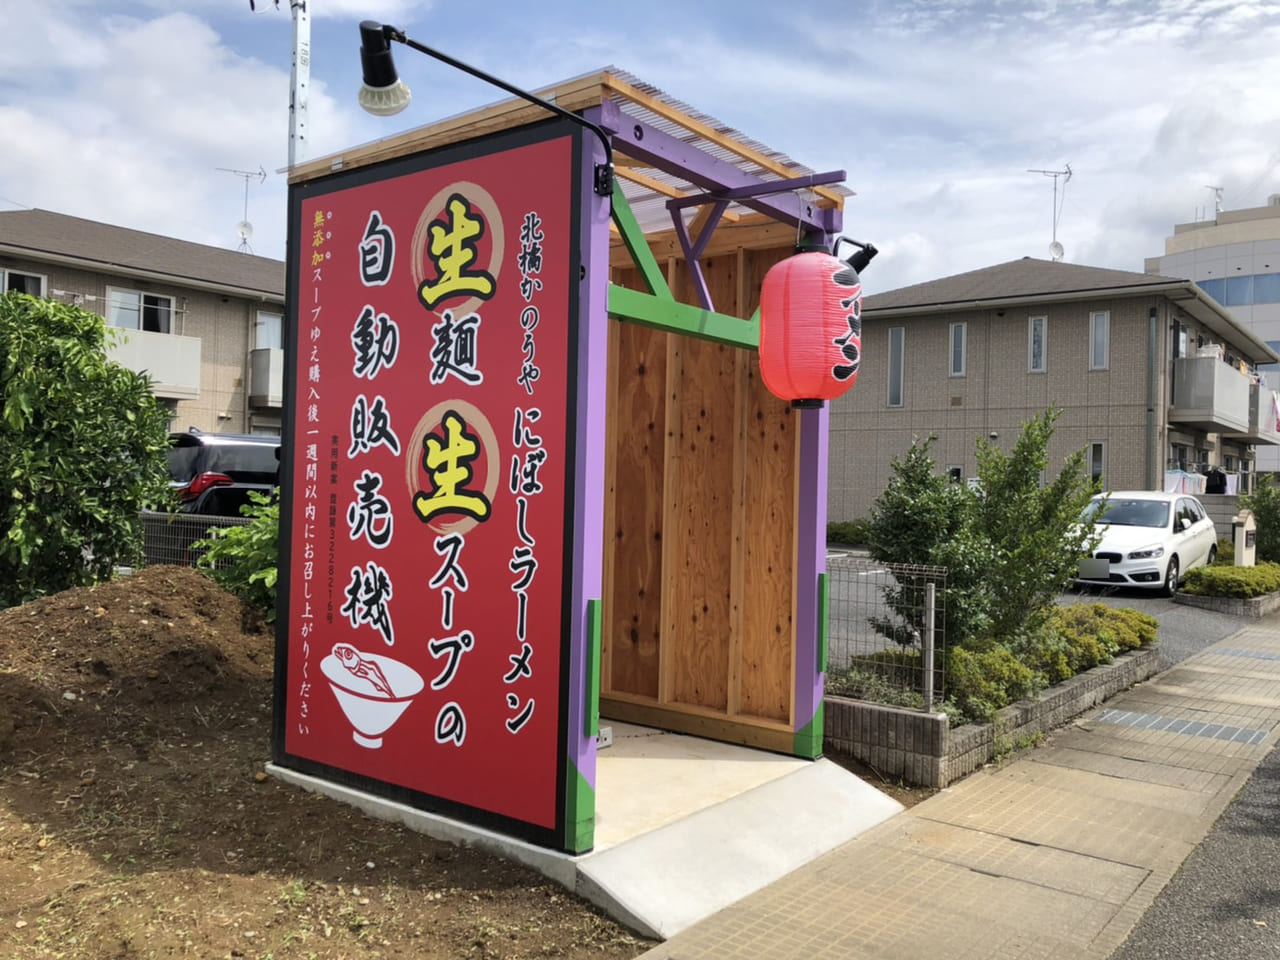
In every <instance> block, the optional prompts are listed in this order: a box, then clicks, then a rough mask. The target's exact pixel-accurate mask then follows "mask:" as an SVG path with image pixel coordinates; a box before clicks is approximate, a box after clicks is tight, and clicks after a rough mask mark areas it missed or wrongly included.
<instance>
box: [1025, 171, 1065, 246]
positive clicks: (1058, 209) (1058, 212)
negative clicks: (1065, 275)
mask: <svg viewBox="0 0 1280 960" xmlns="http://www.w3.org/2000/svg"><path fill="white" fill-rule="evenodd" d="M1063 166H1064V167H1066V169H1065V170H1028V171H1027V173H1042V174H1044V175H1045V176H1046V177H1053V239H1052V240H1051V241H1050V243H1049V255H1050V256H1051V257H1053V259H1054V260H1061V259H1062V255H1063V253H1064V252H1065V251H1064V250H1063V249H1062V244H1060V243H1059V242H1058V220H1059V219H1060V218H1061V217H1062V204H1063V203H1066V200H1067V183H1068V182H1070V180H1071V164H1069V163H1064V164H1063ZM1059 177H1062V200H1061V202H1059V200H1058V178H1059Z"/></svg>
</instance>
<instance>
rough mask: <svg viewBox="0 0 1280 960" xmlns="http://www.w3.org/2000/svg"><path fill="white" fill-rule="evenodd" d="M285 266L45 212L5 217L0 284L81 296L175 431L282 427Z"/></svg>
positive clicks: (0, 218)
mask: <svg viewBox="0 0 1280 960" xmlns="http://www.w3.org/2000/svg"><path fill="white" fill-rule="evenodd" d="M284 271H285V268H284V263H283V262H282V261H279V260H271V259H269V258H266V257H257V256H253V255H252V254H249V253H239V252H236V251H234V250H224V249H221V248H219V247H210V246H205V245H203V244H199V243H188V242H186V241H184V240H175V239H172V238H170V237H163V236H159V235H157V234H152V233H144V232H142V231H139V230H128V229H125V228H123V227H116V226H111V225H110V224H105V223H99V222H97V221H93V220H84V219H82V218H80V217H70V216H66V215H65V214H60V213H52V212H50V211H47V210H11V211H3V212H0V290H18V291H22V292H24V293H31V294H34V295H36V296H43V297H51V298H53V299H55V300H59V301H61V302H63V303H75V304H78V305H80V306H82V307H84V308H85V309H86V310H89V311H91V312H93V313H96V314H99V315H100V316H102V317H104V318H105V319H106V320H107V322H108V323H109V324H111V325H112V326H115V327H117V328H120V329H121V331H122V332H123V334H124V336H123V338H122V341H121V342H120V343H119V344H118V345H117V346H115V347H114V348H113V350H112V357H113V359H115V360H117V361H118V362H120V363H122V364H124V365H125V366H127V367H129V368H130V369H133V370H137V371H139V372H145V373H147V374H148V375H149V376H150V377H151V379H152V382H153V386H152V389H153V390H154V392H155V394H156V396H157V397H159V398H160V399H161V400H162V401H163V402H164V404H165V406H166V407H167V408H168V409H169V411H170V414H171V418H172V419H171V421H170V425H171V427H172V429H174V430H186V429H188V428H190V427H196V428H198V429H200V430H202V431H205V432H217V433H275V434H278V433H279V432H280V416H281V406H282V402H283V396H284V353H283V350H282V349H281V347H282V323H283V314H284Z"/></svg>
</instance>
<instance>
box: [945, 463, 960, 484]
mask: <svg viewBox="0 0 1280 960" xmlns="http://www.w3.org/2000/svg"><path fill="white" fill-rule="evenodd" d="M963 480H964V467H958V466H955V465H954V464H953V465H951V466H949V467H947V482H948V483H960V482H962V481H963Z"/></svg>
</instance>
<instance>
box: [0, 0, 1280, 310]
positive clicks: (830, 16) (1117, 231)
mask: <svg viewBox="0 0 1280 960" xmlns="http://www.w3.org/2000/svg"><path fill="white" fill-rule="evenodd" d="M233 7H234V8H235V9H234V13H233V12H232V8H233ZM282 7H284V10H283V11H281V13H287V9H288V5H287V3H286V2H285V0H282ZM578 7H580V5H576V4H574V3H571V2H568V0H560V2H558V3H555V2H553V3H552V4H549V5H546V6H544V7H542V8H538V9H537V10H536V11H534V10H533V9H532V8H528V7H527V6H516V5H515V4H512V3H510V2H509V0H508V2H503V0H499V2H497V3H495V4H494V5H493V6H492V7H491V8H486V10H487V15H486V19H485V22H484V27H485V29H484V30H482V31H478V32H477V31H475V30H474V29H473V28H474V26H475V23H474V16H473V12H468V11H465V10H461V9H457V8H454V7H452V6H448V5H440V4H432V5H431V6H430V7H426V6H425V5H423V4H420V3H410V2H408V0H315V7H314V8H312V12H313V14H314V15H315V18H316V19H315V20H314V21H313V30H314V32H313V37H312V43H313V56H312V80H313V83H312V89H311V97H310V101H309V102H310V133H311V143H310V145H309V152H308V155H309V156H312V157H315V156H320V155H323V154H326V153H329V152H334V151H338V150H341V149H343V148H345V147H348V146H351V145H354V144H356V143H360V142H365V141H368V140H370V139H373V138H374V137H377V136H385V135H388V134H390V133H393V132H396V131H399V130H403V129H406V128H407V127H409V126H412V125H414V124H417V123H426V122H431V121H433V120H434V119H437V118H440V117H444V116H449V115H453V114H456V113H458V112H459V111H465V110H469V109H471V108H473V107H476V106H479V105H480V104H483V103H486V102H490V101H492V100H494V99H497V98H498V97H500V96H501V94H499V93H498V92H497V91H495V90H493V89H492V88H489V87H486V86H484V85H483V84H481V83H479V81H474V80H471V79H470V78H465V77H460V76H459V75H458V72H457V71H450V70H449V69H448V68H446V67H443V66H442V65H439V64H434V63H428V62H426V61H425V60H423V61H421V62H416V61H411V60H409V59H404V60H402V62H401V69H402V71H403V72H404V74H405V76H406V79H407V80H408V81H409V82H410V84H411V85H413V86H414V87H415V94H416V95H417V97H416V100H415V104H414V106H413V107H412V108H411V109H410V111H409V112H407V113H406V114H403V115H401V116H400V117H397V118H395V119H394V120H391V121H385V120H383V121H374V120H371V119H367V118H364V117H363V116H362V115H360V114H359V113H358V112H357V111H356V109H355V107H354V103H353V99H352V94H353V91H354V89H355V87H356V85H357V84H358V82H359V80H358V62H357V58H356V56H355V47H356V46H357V44H358V38H357V37H356V35H355V32H354V21H355V20H356V19H361V18H365V17H368V18H372V19H379V20H382V21H384V22H392V23H399V24H400V25H402V26H404V27H405V28H406V29H407V30H409V32H410V33H411V34H412V35H417V36H419V39H424V40H428V41H432V42H434V41H436V40H437V39H438V40H439V42H440V44H441V46H442V47H443V48H444V49H446V50H448V51H449V52H450V53H453V54H455V55H457V56H460V57H461V58H462V59H464V60H467V61H468V62H472V63H475V64H477V65H478V66H481V67H483V68H487V69H491V70H493V71H494V72H496V73H498V74H499V75H500V76H502V77H503V78H504V79H507V80H510V81H512V82H515V83H521V84H525V85H527V86H529V87H536V86H542V85H546V84H550V83H553V82H555V81H557V80H559V79H562V78H564V77H568V76H572V75H576V74H580V73H583V72H585V71H587V70H590V69H595V68H598V67H601V66H603V65H605V64H607V63H610V62H616V63H618V65H619V66H621V67H623V68H625V69H628V70H632V71H634V72H635V73H636V74H638V75H639V76H640V77H642V78H643V79H644V80H646V81H649V82H651V83H653V84H655V85H656V86H658V87H660V88H662V89H664V90H666V91H667V92H668V93H670V94H671V95H673V96H675V97H677V98H680V99H683V100H685V101H687V102H688V103H690V104H691V105H692V106H694V107H695V108H697V109H699V110H703V111H705V112H707V113H710V114H712V115H714V116H717V117H718V118H719V119H721V120H723V121H724V122H726V123H728V124H730V125H732V126H735V127H737V128H739V129H740V130H742V131H743V132H744V133H745V134H747V135H748V136H750V137H753V138H756V139H759V140H760V141H762V142H764V143H765V144H768V145H769V146H771V147H775V148H777V149H780V150H782V151H784V152H786V153H788V154H790V155H792V156H793V157H795V158H796V159H797V160H800V161H802V162H804V163H806V164H808V165H810V166H812V167H814V168H816V169H818V170H830V169H845V170H847V171H848V175H849V179H848V186H849V187H850V188H851V189H853V190H855V191H856V192H857V193H858V196H857V197H856V198H854V199H852V200H851V201H850V202H849V204H848V207H847V211H846V217H845V222H846V233H848V234H849V235H851V236H855V237H857V238H858V239H862V240H870V241H872V242H874V243H876V244H877V246H879V247H880V248H881V250H882V251H883V252H882V253H881V255H880V257H879V258H878V259H877V260H876V261H875V263H874V265H873V266H872V268H871V269H870V271H869V273H868V278H867V279H868V284H869V288H874V289H887V288H888V287H890V286H897V285H900V284H905V283H912V282H917V281H921V280H927V279H932V278H933V277H936V276H940V275H942V274H943V273H948V272H958V271H961V270H968V269H973V268H976V267H981V266H986V265H989V264H991V263H995V262H999V261H1001V260H1008V259H1012V258H1014V257H1019V256H1023V255H1032V256H1044V255H1045V253H1046V251H1047V247H1048V243H1049V240H1050V236H1051V232H1052V229H1053V223H1052V218H1051V217H1052V214H1051V206H1052V184H1051V182H1050V181H1049V179H1047V178H1044V177H1041V176H1038V175H1033V174H1029V173H1027V172H1026V171H1027V170H1028V169H1062V168H1063V165H1064V164H1066V163H1070V164H1071V167H1072V170H1073V171H1074V176H1073V178H1072V179H1071V181H1070V183H1069V184H1068V185H1067V187H1066V192H1065V201H1064V202H1063V205H1062V214H1061V219H1060V221H1059V223H1058V238H1059V240H1061V241H1062V242H1063V243H1064V245H1065V246H1066V247H1067V256H1068V259H1071V260H1075V261H1077V262H1092V263H1096V264H1098V265H1101V266H1113V267H1118V268H1122V269H1133V270H1141V269H1142V261H1143V259H1144V258H1145V257H1147V256H1153V255H1156V254H1158V253H1160V252H1161V251H1162V249H1163V247H1162V242H1163V237H1164V236H1165V235H1166V234H1167V233H1169V232H1170V231H1171V228H1172V226H1173V224H1174V223H1175V222H1181V221H1185V220H1189V219H1191V218H1192V217H1193V216H1194V212H1195V210H1196V208H1197V207H1199V208H1202V209H1203V208H1204V207H1206V206H1207V205H1209V204H1210V203H1211V195H1210V194H1209V192H1208V191H1207V190H1206V189H1205V185H1206V184H1220V185H1222V186H1223V187H1224V191H1225V202H1226V204H1227V207H1228V209H1232V208H1238V207H1244V206H1252V205H1258V204H1261V203H1263V202H1264V201H1265V198H1266V196H1267V194H1269V193H1273V192H1278V191H1280V100H1278V99H1277V98H1276V97H1275V95H1274V93H1273V91H1274V90H1276V89H1277V88H1280V58H1277V57H1276V56H1275V53H1274V51H1275V50H1276V49H1278V48H1280V10H1277V9H1276V8H1275V7H1274V6H1272V5H1270V4H1263V3H1238V2H1228V0H1130V2H1126V3H1123V4H1117V3H1112V2H1106V0H1073V2H1070V3H1065V2H1053V0H1032V2H1026V0H950V2H945V3H944V2H939V0H914V2H902V0H867V2H865V3H860V4H858V6H857V11H856V14H855V13H853V12H850V11H845V10H842V9H839V8H832V7H831V6H830V5H829V4H826V3H823V4H818V3H817V2H816V0H795V2H793V3H791V4H788V5H786V6H785V7H781V8H780V7H778V6H777V5H771V4H764V3H753V2H751V0H740V2H734V3H733V4H729V3H728V2H720V0H716V2H711V3H708V4H705V5H703V4H699V5H696V6H693V5H688V4H682V3H677V2H675V0H650V2H649V3H647V4H646V5H644V7H643V8H620V9H619V10H618V11H616V15H615V16H611V17H609V18H599V17H596V18H587V17H584V16H583V13H584V11H583V9H581V8H578ZM114 9H115V10H116V11H123V13H121V12H114V13H113V12H112V9H111V8H110V7H109V6H108V5H106V4H103V3H102V2H100V0H46V2H45V3H43V4H41V5H40V11H41V16H40V17H39V18H37V17H35V16H34V15H33V10H32V8H31V7H27V6H25V5H17V4H3V3H0V35H4V36H7V37H14V36H20V37H23V38H24V41H25V42H23V43H21V44H11V45H10V47H9V48H7V51H6V56H5V57H4V58H0V121H2V122H3V124H4V126H3V129H5V131H6V141H7V142H6V149H5V150H3V151H0V197H4V198H7V199H8V200H10V201H13V200H16V201H19V202H23V203H30V204H35V205H40V206H46V207H50V208H53V209H58V210H64V211H66V212H68V213H75V214H79V215H82V216H91V217H97V218H100V219H106V220H112V221H114V222H122V223H127V224H129V225H134V226H139V227H142V228H144V229H154V230H157V231H159V232H162V233H172V234H174V235H176V236H182V237H189V238H191V239H202V240H206V241H211V242H216V243H220V244H222V245H224V246H232V247H234V246H235V243H236V238H235V236H234V232H233V230H234V225H235V223H236V221H237V220H239V219H240V217H241V215H242V204H243V196H244V184H243V181H241V180H238V179H237V178H235V177H233V176H232V175H230V174H227V173H221V172H217V171H216V169H215V168H217V167H231V168H235V169H257V167H258V166H259V165H261V166H263V167H265V168H266V170H267V171H268V172H269V173H270V174H271V176H270V177H269V179H268V182H267V183H266V184H265V185H261V186H260V185H258V184H256V183H255V184H252V185H251V187H250V197H249V212H250V219H251V220H253V221H254V224H255V227H256V233H255V238H254V247H255V250H257V251H258V252H262V253H268V254H270V255H275V256H280V255H283V250H284V241H283V237H284V216H285V212H284V195H285V190H284V184H283V178H281V177H279V176H277V175H275V171H276V170H277V169H278V168H279V167H281V166H283V164H284V157H285V151H286V143H287V124H288V114H287V103H288V67H289V57H290V48H289V46H288V34H289V30H288V26H287V24H288V17H287V16H281V15H280V14H275V15H274V16H271V17H269V16H266V15H263V16H258V17H254V16H252V15H251V14H250V13H249V12H248V10H247V3H246V4H242V3H240V2H230V3H229V2H228V0H188V2H184V3H182V4H175V3H172V2H171V0H137V2H132V3H130V4H128V5H124V4H118V3H117V4H115V5H114ZM677 16H678V17H679V22H680V24H681V27H680V29H679V30H673V29H671V22H672V18H673V17H677ZM410 18H411V19H412V21H413V22H412V23H410V22H409V20H410ZM343 19H347V20H350V21H353V22H352V23H350V24H344V23H342V22H340V21H341V20H343ZM330 89H332V90H333V91H334V95H333V96H330V95H329V94H328V91H329V90H330ZM175 90H176V91H177V93H176V97H175V92H174V91H175ZM1059 186H1060V187H1061V184H1060V185H1059Z"/></svg>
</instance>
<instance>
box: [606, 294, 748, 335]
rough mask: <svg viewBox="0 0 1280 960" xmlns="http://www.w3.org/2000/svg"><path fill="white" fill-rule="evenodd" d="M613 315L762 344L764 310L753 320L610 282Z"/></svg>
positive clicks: (646, 324)
mask: <svg viewBox="0 0 1280 960" xmlns="http://www.w3.org/2000/svg"><path fill="white" fill-rule="evenodd" d="M609 316H611V317H616V318H618V319H619V320H629V321H631V322H632V323H638V324H640V325H641V326H644V327H654V328H655V329H658V330H667V331H669V332H671V333H680V334H684V335H685V336H687V337H698V338H699V339H701V340H712V341H714V342H715V343H723V344H726V345H728V346H730V347H746V348H747V349H748V350H756V349H759V347H760V311H759V310H757V311H756V312H755V314H753V315H752V317H751V319H750V320H742V319H740V318H739V317H730V316H727V315H725V314H723V313H715V312H714V311H712V310H703V309H702V308H700V307H691V306H689V305H688V304H684V303H677V302H676V301H675V300H664V299H661V298H659V297H655V296H652V295H650V294H647V293H641V292H640V291H639V290H629V289H627V288H626V287H619V286H617V285H616V284H612V283H611V284H609Z"/></svg>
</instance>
